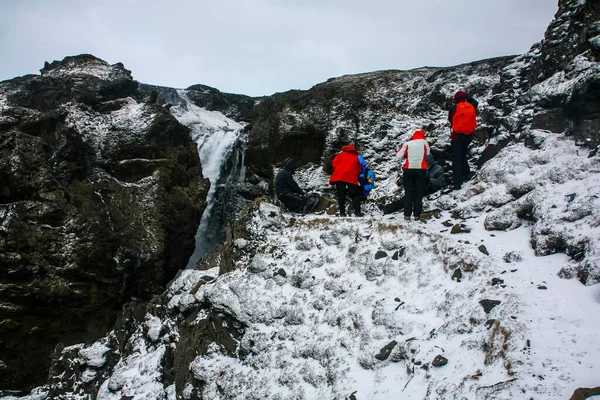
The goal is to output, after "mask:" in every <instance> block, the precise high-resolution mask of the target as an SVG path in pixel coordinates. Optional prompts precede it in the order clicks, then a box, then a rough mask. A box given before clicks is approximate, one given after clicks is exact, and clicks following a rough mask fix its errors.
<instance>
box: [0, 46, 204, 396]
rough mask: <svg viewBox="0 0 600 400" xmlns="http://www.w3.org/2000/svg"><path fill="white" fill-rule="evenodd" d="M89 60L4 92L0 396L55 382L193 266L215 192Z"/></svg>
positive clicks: (130, 89)
mask: <svg viewBox="0 0 600 400" xmlns="http://www.w3.org/2000/svg"><path fill="white" fill-rule="evenodd" d="M137 86H138V84H137V82H136V81H134V80H133V79H132V77H131V74H130V72H129V71H127V70H126V69H125V68H124V67H123V65H121V64H116V65H112V66H111V65H108V64H107V63H105V62H104V61H101V60H99V59H97V58H95V57H93V56H86V55H83V56H77V57H67V58H65V59H64V60H63V61H59V62H56V61H55V62H53V63H51V64H46V66H45V67H44V68H43V69H42V70H41V75H30V76H24V77H21V78H16V79H13V80H10V81H5V82H1V83H0V176H1V179H0V181H1V189H0V298H1V299H2V303H1V306H0V321H1V322H0V354H2V355H1V356H0V359H1V360H2V367H0V389H18V388H26V387H31V386H33V385H35V384H39V383H41V382H43V381H44V380H45V379H46V378H47V373H48V372H47V371H48V366H49V360H50V355H51V353H52V351H53V350H54V348H55V347H56V346H57V345H58V344H60V345H69V344H73V343H79V342H82V341H93V340H96V339H97V338H99V337H101V336H104V335H105V334H106V332H107V331H108V330H109V329H111V328H112V326H113V324H114V322H115V318H116V315H117V313H118V312H120V311H121V306H122V304H124V303H125V302H127V301H129V300H130V299H132V298H140V299H146V300H147V299H150V298H151V297H152V296H153V295H155V294H158V293H161V292H162V290H163V288H164V285H165V284H166V283H167V282H168V281H170V280H171V279H172V278H173V277H174V276H175V273H176V272H177V271H178V270H180V269H181V268H183V267H185V264H186V262H187V259H188V257H189V256H190V254H191V253H192V252H193V250H194V234H195V232H196V228H197V226H198V223H199V221H200V217H201V215H202V212H203V209H204V207H205V197H206V193H207V191H208V182H207V181H205V180H203V179H202V170H201V166H200V160H199V157H198V153H197V151H196V147H195V144H194V143H193V142H192V140H191V138H190V135H189V130H188V129H187V128H186V127H184V126H182V125H181V124H179V123H178V122H177V120H176V119H175V118H173V116H171V114H170V113H169V112H168V110H167V109H165V108H164V107H162V106H160V105H157V104H151V103H149V98H148V96H146V95H145V94H143V93H141V92H139V91H138V90H137Z"/></svg>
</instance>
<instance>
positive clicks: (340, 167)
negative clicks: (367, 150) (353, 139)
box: [329, 146, 361, 185]
mask: <svg viewBox="0 0 600 400" xmlns="http://www.w3.org/2000/svg"><path fill="white" fill-rule="evenodd" d="M331 165H332V166H333V173H332V174H331V178H329V184H330V185H333V184H334V183H336V182H346V183H351V184H353V185H358V175H359V174H360V171H361V166H360V162H359V161H358V150H356V148H355V147H354V146H344V147H342V152H341V153H339V154H338V155H337V156H335V158H334V159H333V161H332V162H331Z"/></svg>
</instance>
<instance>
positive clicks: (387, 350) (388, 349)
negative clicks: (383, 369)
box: [375, 340, 398, 361]
mask: <svg viewBox="0 0 600 400" xmlns="http://www.w3.org/2000/svg"><path fill="white" fill-rule="evenodd" d="M397 344H398V342H396V341H395V340H392V341H391V342H389V343H388V344H386V345H385V346H383V347H382V348H381V350H380V351H379V354H376V355H375V358H376V359H378V360H379V361H385V360H387V358H388V357H389V356H390V354H392V350H394V347H396V345H397Z"/></svg>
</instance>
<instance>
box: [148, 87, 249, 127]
mask: <svg viewBox="0 0 600 400" xmlns="http://www.w3.org/2000/svg"><path fill="white" fill-rule="evenodd" d="M140 90H141V91H143V92H147V93H151V92H153V91H154V92H156V102H157V103H159V104H164V105H167V104H170V105H171V106H176V105H181V104H184V103H185V100H183V99H182V98H181V97H180V96H179V95H178V93H177V90H176V89H172V88H168V87H163V86H153V85H147V84H140ZM186 94H187V96H188V97H189V98H190V99H191V100H192V102H193V103H194V104H195V105H196V106H198V107H202V108H204V109H206V110H208V111H218V112H220V113H222V114H223V115H225V116H226V117H227V118H231V119H233V120H235V121H238V122H240V121H246V122H248V121H251V120H252V111H253V109H254V105H255V103H256V102H257V100H256V99H254V98H252V97H250V96H245V95H241V94H233V93H223V92H221V91H220V90H218V89H215V88H213V87H210V86H206V85H192V86H189V87H188V88H187V89H186Z"/></svg>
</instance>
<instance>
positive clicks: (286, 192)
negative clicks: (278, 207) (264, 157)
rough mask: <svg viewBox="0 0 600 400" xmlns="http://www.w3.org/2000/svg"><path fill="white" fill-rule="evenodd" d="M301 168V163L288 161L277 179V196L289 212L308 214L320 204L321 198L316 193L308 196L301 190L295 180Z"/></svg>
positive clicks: (291, 159)
mask: <svg viewBox="0 0 600 400" xmlns="http://www.w3.org/2000/svg"><path fill="white" fill-rule="evenodd" d="M299 166H300V162H299V161H298V160H296V159H293V158H289V159H287V160H286V162H285V165H284V167H283V168H282V169H281V170H279V172H278V173H277V176H276V177H275V194H276V195H277V198H278V199H279V201H281V202H282V203H283V205H284V206H285V208H287V209H288V210H289V211H292V212H296V213H302V214H308V213H310V212H312V210H313V209H314V208H315V206H316V205H317V204H318V203H319V199H320V197H321V196H319V195H318V194H316V193H312V194H310V195H307V194H306V193H304V191H303V190H302V189H300V186H298V184H297V183H296V181H295V180H294V172H296V170H297V169H298V167H299Z"/></svg>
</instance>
